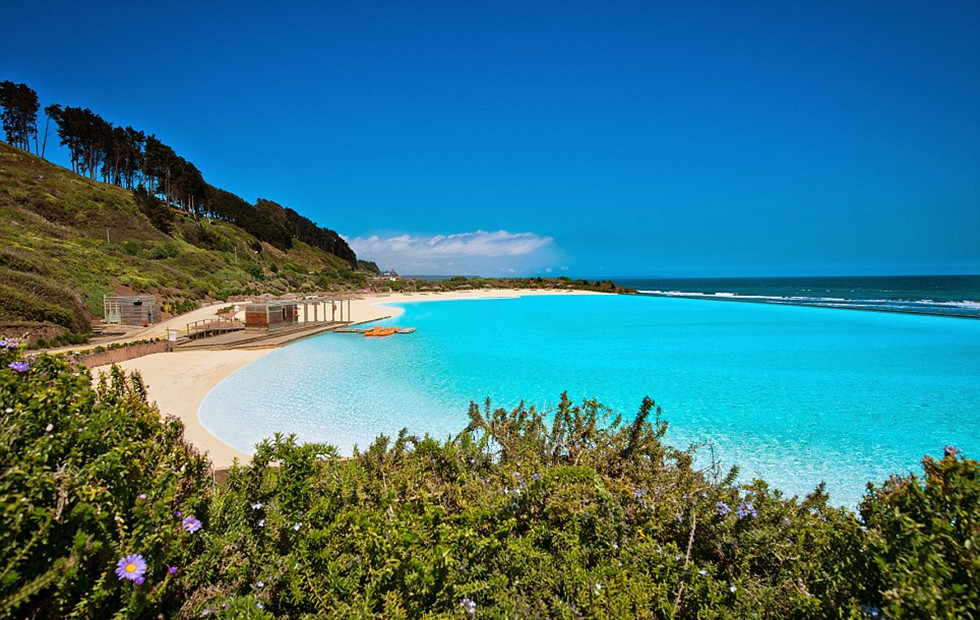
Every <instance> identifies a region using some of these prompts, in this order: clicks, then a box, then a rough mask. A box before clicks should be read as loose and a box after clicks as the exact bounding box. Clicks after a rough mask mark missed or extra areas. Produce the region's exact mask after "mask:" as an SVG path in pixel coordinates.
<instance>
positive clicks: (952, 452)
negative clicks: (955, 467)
mask: <svg viewBox="0 0 980 620" xmlns="http://www.w3.org/2000/svg"><path fill="white" fill-rule="evenodd" d="M959 453H960V451H959V450H957V449H956V446H946V447H945V448H943V454H945V455H946V456H952V457H955V456H956V455H957V454H959Z"/></svg>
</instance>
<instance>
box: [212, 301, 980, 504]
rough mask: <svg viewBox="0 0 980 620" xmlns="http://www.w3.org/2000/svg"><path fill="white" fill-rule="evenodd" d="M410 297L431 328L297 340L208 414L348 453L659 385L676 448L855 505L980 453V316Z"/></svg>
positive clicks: (255, 432) (239, 377)
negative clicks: (510, 412) (474, 420)
mask: <svg viewBox="0 0 980 620" xmlns="http://www.w3.org/2000/svg"><path fill="white" fill-rule="evenodd" d="M400 305H401V306H402V307H403V308H404V309H405V313H404V314H403V315H401V316H400V317H398V318H396V319H393V320H389V321H386V322H385V324H392V325H405V326H414V327H417V328H418V331H416V332H415V333H414V334H411V335H399V336H394V337H390V338H381V339H374V338H363V337H361V336H358V335H353V334H326V335H323V336H319V337H316V338H311V339H308V340H305V341H301V342H298V343H295V344H292V345H289V346H288V347H285V348H283V349H281V350H278V351H275V352H273V353H271V354H269V355H266V356H265V357H263V358H261V359H259V360H258V361H256V362H255V363H253V364H250V365H249V366H246V367H244V368H242V369H241V370H239V371H238V372H236V373H235V374H233V375H232V376H230V377H229V378H228V379H226V380H225V381H223V382H222V383H221V384H220V385H218V386H217V387H216V388H215V389H214V390H213V391H212V392H211V393H210V395H209V396H208V398H207V399H206V400H205V401H204V403H203V404H202V406H201V410H200V416H201V420H202V422H203V423H204V425H205V426H206V427H207V428H208V429H210V430H211V431H212V432H214V433H215V434H216V435H217V436H219V437H221V438H222V439H224V440H225V441H226V442H228V443H230V444H231V445H233V446H235V447H237V448H239V449H241V450H245V451H251V449H252V446H253V445H254V444H256V443H257V442H259V441H260V440H261V439H262V438H264V437H270V436H271V435H272V434H273V433H274V432H276V431H283V432H286V433H295V434H296V435H297V436H298V437H299V438H300V439H301V440H306V441H322V442H327V443H330V444H333V445H335V446H337V447H338V448H339V449H340V450H341V452H342V453H347V454H349V453H350V452H351V450H352V449H353V447H354V446H355V445H357V446H359V447H361V448H366V447H367V446H368V445H369V444H370V443H371V442H372V440H373V439H374V438H375V437H376V436H377V435H378V434H381V433H384V434H387V435H389V436H393V435H395V434H397V432H398V430H399V429H400V428H402V427H407V428H408V429H409V431H410V432H413V433H416V434H420V435H421V434H424V433H430V434H431V435H433V436H435V437H437V438H439V439H444V438H446V437H449V436H450V435H453V434H455V433H457V432H459V431H460V430H461V429H462V428H463V427H464V426H465V424H466V422H467V418H466V411H467V407H468V405H469V403H470V401H475V402H478V403H482V401H484V400H485V399H486V398H487V397H489V398H491V399H492V402H493V405H494V406H504V407H507V408H511V407H513V406H515V405H517V404H518V403H519V402H520V401H521V400H522V399H523V400H524V401H525V402H527V403H528V404H535V405H538V406H539V407H545V408H548V407H552V406H554V404H555V403H556V402H557V401H558V399H559V396H560V394H561V392H562V391H563V390H567V391H568V393H569V395H570V397H572V399H573V400H581V399H583V398H596V399H598V400H600V401H601V402H603V403H605V404H607V405H609V406H611V407H613V408H614V409H615V410H616V411H618V412H621V413H623V414H625V415H627V416H629V415H631V414H633V413H635V411H636V409H637V407H638V406H639V403H640V401H641V400H642V398H643V396H644V395H649V396H650V397H652V398H653V399H654V400H656V401H657V403H658V404H659V405H661V406H662V407H663V410H664V414H665V419H666V420H667V421H668V422H669V423H670V429H669V431H668V440H669V441H670V442H671V443H673V444H674V445H677V446H687V445H688V444H691V443H700V442H710V443H711V444H712V446H713V447H714V453H715V456H716V457H717V458H718V459H719V460H720V461H721V462H722V463H723V464H726V465H727V464H733V463H737V464H739V466H740V467H741V472H742V476H741V477H742V479H751V478H753V477H761V478H764V479H765V480H767V481H769V482H770V484H772V485H774V486H776V487H778V488H780V489H782V490H783V491H784V492H786V493H788V494H801V495H802V494H805V493H807V492H809V491H811V490H812V489H813V488H814V487H815V486H816V485H817V484H818V483H819V482H821V481H825V482H826V483H827V488H828V491H829V492H830V494H831V497H832V500H833V501H834V502H835V503H837V504H844V505H849V506H852V507H853V506H855V505H856V504H857V503H858V502H859V501H860V497H861V494H862V492H863V490H864V487H865V484H866V482H867V481H869V480H874V481H879V482H880V481H882V480H884V479H886V478H887V477H888V475H889V474H891V473H908V472H909V471H918V470H919V469H920V465H919V462H920V460H921V458H922V456H923V455H925V454H930V455H933V456H941V455H942V453H943V447H944V446H946V445H950V444H951V445H954V446H957V447H959V448H960V449H962V450H964V452H965V453H966V454H967V455H968V456H971V457H973V458H976V457H977V456H978V455H980V422H978V413H980V407H978V404H980V321H978V320H972V319H957V318H947V317H933V316H916V315H902V314H893V313H880V312H863V311H854V310H835V309H827V308H813V307H794V306H777V305H766V304H754V303H741V304H733V303H724V302H715V301H705V300H693V299H672V298H661V297H637V296H578V295H575V296H572V295H568V296H543V297H525V298H520V299H501V300H466V301H430V302H419V303H406V304H400ZM702 454H705V455H707V452H706V451H702Z"/></svg>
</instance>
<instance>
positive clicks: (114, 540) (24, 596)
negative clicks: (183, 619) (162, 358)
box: [0, 340, 212, 618]
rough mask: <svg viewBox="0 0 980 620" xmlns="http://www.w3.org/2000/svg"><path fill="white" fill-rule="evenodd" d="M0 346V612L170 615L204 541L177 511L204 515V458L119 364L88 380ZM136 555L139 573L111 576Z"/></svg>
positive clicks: (23, 615)
mask: <svg viewBox="0 0 980 620" xmlns="http://www.w3.org/2000/svg"><path fill="white" fill-rule="evenodd" d="M0 343H2V345H3V346H2V347H0V349H2V351H0V464H2V467H3V474H2V477H0V498H2V501H0V505H2V510H3V512H2V514H0V617H10V618H110V617H114V616H117V617H121V618H127V617H133V618H135V617H153V616H155V614H156V613H162V614H164V615H166V616H173V615H176V613H177V612H178V610H179V608H180V605H181V604H182V603H183V601H184V599H185V593H186V589H187V581H186V579H185V578H184V576H182V575H181V570H182V568H183V567H184V566H185V565H187V564H188V563H190V562H191V561H192V559H193V558H195V557H197V556H199V555H200V553H201V551H202V549H203V541H202V540H200V538H199V537H198V536H196V535H195V534H193V533H191V532H188V531H187V529H193V527H189V528H188V527H187V524H185V523H184V521H183V519H186V518H187V517H193V518H194V519H195V521H197V520H206V519H207V510H208V507H209V505H210V493H211V491H210V489H211V486H212V485H211V478H210V476H207V475H206V474H207V471H208V464H207V462H206V461H205V460H204V459H202V458H201V457H199V456H197V455H196V454H195V453H194V452H193V451H192V450H191V449H189V448H188V447H187V445H186V444H184V443H183V439H182V427H181V426H180V424H179V423H176V422H164V421H161V419H160V414H159V412H158V411H157V410H156V409H155V408H151V407H148V406H147V405H146V402H145V390H144V388H143V385H142V383H141V381H140V380H139V378H138V377H133V378H126V377H124V376H123V374H122V373H121V372H120V371H119V370H118V368H114V369H113V372H112V375H111V378H110V379H108V380H105V378H103V381H101V382H100V383H99V384H98V385H96V386H93V385H92V380H91V377H90V375H89V374H88V373H87V372H84V373H79V372H75V371H73V370H72V369H71V368H69V367H68V366H67V364H65V363H64V362H62V361H59V360H56V359H54V358H50V357H40V358H38V359H36V360H34V361H31V362H28V361H25V360H22V359H19V356H18V354H17V351H16V350H15V349H12V348H10V347H9V344H10V343H9V342H8V341H5V340H0ZM182 515H183V517H182ZM188 523H194V522H193V521H191V522H188ZM182 525H184V527H182ZM137 555H138V556H139V557H140V558H141V560H142V564H145V569H143V570H131V571H129V572H126V571H125V565H124V566H123V571H122V573H123V575H126V577H127V578H120V577H119V576H117V574H116V569H117V565H118V564H119V562H120V560H123V559H124V558H127V557H130V556H137ZM171 567H173V568H175V569H176V572H175V573H172V572H171ZM137 568H138V566H137Z"/></svg>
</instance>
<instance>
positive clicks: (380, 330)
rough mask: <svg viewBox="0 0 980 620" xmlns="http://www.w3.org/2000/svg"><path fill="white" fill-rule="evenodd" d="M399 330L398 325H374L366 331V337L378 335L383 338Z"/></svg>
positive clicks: (377, 336)
mask: <svg viewBox="0 0 980 620" xmlns="http://www.w3.org/2000/svg"><path fill="white" fill-rule="evenodd" d="M397 332H398V328H397V327H372V328H371V329H369V330H367V331H366V332H364V336H365V337H372V336H373V337H376V338H383V337H385V336H391V335H392V334H395V333H397Z"/></svg>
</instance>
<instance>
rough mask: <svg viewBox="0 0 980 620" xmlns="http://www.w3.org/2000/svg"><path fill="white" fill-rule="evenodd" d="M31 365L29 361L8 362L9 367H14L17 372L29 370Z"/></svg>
mask: <svg viewBox="0 0 980 620" xmlns="http://www.w3.org/2000/svg"><path fill="white" fill-rule="evenodd" d="M30 367H31V366H30V364H28V363H27V362H10V363H9V364H7V368H12V369H14V370H16V371H17V372H27V371H28V369H29V368H30Z"/></svg>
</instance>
